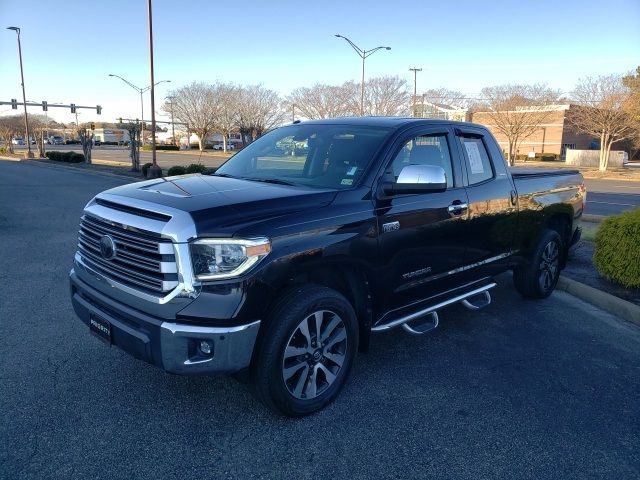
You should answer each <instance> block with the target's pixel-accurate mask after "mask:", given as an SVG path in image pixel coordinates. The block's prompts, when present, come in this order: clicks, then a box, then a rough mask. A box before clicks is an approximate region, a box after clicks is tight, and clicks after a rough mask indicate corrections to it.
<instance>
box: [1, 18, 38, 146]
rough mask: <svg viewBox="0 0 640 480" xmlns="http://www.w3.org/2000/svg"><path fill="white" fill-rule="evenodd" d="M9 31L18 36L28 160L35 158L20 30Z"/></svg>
mask: <svg viewBox="0 0 640 480" xmlns="http://www.w3.org/2000/svg"><path fill="white" fill-rule="evenodd" d="M7 30H13V31H14V32H16V34H17V35H18V56H19V57H20V80H21V81H22V103H23V105H24V130H25V135H26V138H25V141H26V142H27V158H33V152H32V151H31V138H30V136H29V118H28V117H27V94H26V93H25V91H24V70H23V68H22V45H21V44H20V28H18V27H7Z"/></svg>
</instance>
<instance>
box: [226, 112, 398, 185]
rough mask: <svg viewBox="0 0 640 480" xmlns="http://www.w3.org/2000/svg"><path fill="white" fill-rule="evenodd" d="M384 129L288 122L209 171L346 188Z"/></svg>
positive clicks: (353, 181) (369, 157) (366, 161)
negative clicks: (216, 168)
mask: <svg viewBox="0 0 640 480" xmlns="http://www.w3.org/2000/svg"><path fill="white" fill-rule="evenodd" d="M388 133H389V129H385V128H376V127H361V126H353V125H326V124H324V125H323V124H315V125H314V124H310V125H305V124H299V125H290V126H286V127H282V128H278V129H276V130H273V131H271V132H269V133H267V134H266V135H264V136H263V137H260V138H259V139H258V140H256V141H255V142H253V143H252V144H251V145H249V146H247V147H246V148H244V149H243V150H241V151H240V152H238V153H237V154H236V155H235V156H233V157H232V158H230V159H229V160H228V161H227V162H226V163H225V164H224V165H222V166H221V167H220V168H219V169H218V170H217V171H216V173H215V174H216V175H223V176H231V177H236V178H245V179H248V180H255V181H263V182H274V183H284V184H292V185H306V186H309V187H314V188H335V189H346V188H350V187H351V186H353V185H356V184H357V182H358V180H359V178H360V177H361V176H362V174H363V173H364V172H365V170H366V169H367V168H368V166H369V163H371V160H372V158H373V155H374V154H375V152H376V151H377V150H378V148H379V147H380V145H381V144H382V142H383V140H384V138H385V137H386V136H387V134H388Z"/></svg>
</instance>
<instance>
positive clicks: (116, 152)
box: [15, 145, 230, 169]
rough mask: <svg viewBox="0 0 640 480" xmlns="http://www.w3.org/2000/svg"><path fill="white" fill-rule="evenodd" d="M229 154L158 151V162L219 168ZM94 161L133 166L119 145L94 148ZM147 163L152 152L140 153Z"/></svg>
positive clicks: (21, 149) (51, 147)
mask: <svg viewBox="0 0 640 480" xmlns="http://www.w3.org/2000/svg"><path fill="white" fill-rule="evenodd" d="M25 150H26V148H25V147H15V151H16V152H20V153H22V152H24V151H25ZM46 150H47V151H49V150H59V151H63V152H68V151H75V152H78V153H82V146H81V145H47V146H46ZM229 156H230V153H229V154H224V153H223V152H220V151H214V150H205V151H204V152H200V151H199V150H189V151H179V152H175V151H165V150H158V151H156V160H157V162H158V165H160V166H161V167H162V168H164V169H168V168H170V167H173V166H174V165H184V166H186V165H189V164H191V163H202V164H203V165H206V166H207V167H219V166H220V165H222V163H224V162H225V161H226V160H227V158H229ZM91 157H92V159H93V160H106V161H108V162H121V163H123V164H125V165H131V158H130V157H129V148H128V147H119V146H117V145H100V146H99V147H94V148H93V149H92V152H91ZM147 162H149V163H150V162H151V152H148V151H144V150H141V151H140V165H143V164H145V163H147Z"/></svg>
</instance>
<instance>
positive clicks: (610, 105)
mask: <svg viewBox="0 0 640 480" xmlns="http://www.w3.org/2000/svg"><path fill="white" fill-rule="evenodd" d="M630 96H631V91H630V89H629V88H627V87H626V86H625V85H624V84H623V83H622V77H621V76H620V75H608V76H601V77H595V78H593V77H587V78H584V79H582V80H580V81H579V82H578V85H576V88H575V90H574V91H573V93H572V97H573V99H574V100H575V101H576V102H577V103H578V105H579V108H576V109H574V110H575V111H574V112H573V114H572V115H571V117H570V118H568V119H567V120H568V121H569V122H571V123H572V124H573V125H574V126H575V127H576V128H577V129H578V130H580V131H582V132H584V133H587V134H590V135H594V136H596V137H598V138H600V163H599V169H600V170H601V171H605V170H606V169H607V167H608V166H609V153H610V152H611V145H613V143H615V142H618V141H620V140H624V139H626V138H631V137H633V136H634V135H635V134H636V133H637V128H636V125H634V122H633V121H632V119H631V116H630V115H629V113H628V112H627V111H626V110H625V109H624V107H625V105H627V104H628V102H629V99H630Z"/></svg>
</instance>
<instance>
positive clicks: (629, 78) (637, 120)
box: [622, 67, 640, 158]
mask: <svg viewBox="0 0 640 480" xmlns="http://www.w3.org/2000/svg"><path fill="white" fill-rule="evenodd" d="M622 83H624V85H625V86H626V87H627V88H628V89H629V90H630V92H629V98H628V100H627V101H626V102H625V105H624V109H625V111H626V112H627V114H628V115H629V118H630V119H631V122H632V123H633V125H634V126H635V133H634V135H633V137H632V138H631V142H630V143H631V145H630V146H631V148H630V150H631V152H630V154H629V158H634V157H635V156H636V155H637V154H638V151H639V150H640V67H638V68H637V69H636V73H635V74H631V73H630V74H629V75H626V76H625V77H623V78H622Z"/></svg>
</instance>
